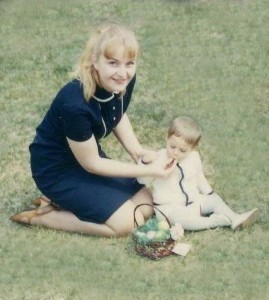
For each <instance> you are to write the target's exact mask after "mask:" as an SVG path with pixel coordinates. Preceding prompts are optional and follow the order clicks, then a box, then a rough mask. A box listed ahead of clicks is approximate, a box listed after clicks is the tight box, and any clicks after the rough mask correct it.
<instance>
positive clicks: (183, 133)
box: [168, 116, 202, 147]
mask: <svg viewBox="0 0 269 300" xmlns="http://www.w3.org/2000/svg"><path fill="white" fill-rule="evenodd" d="M172 135H175V136H177V137H181V138H183V139H184V141H185V142H186V143H188V144H189V145H191V146H192V147H195V146H197V145H198V143H199V141H200V139H201V136H202V132H201V128H200V126H199V125H198V123H197V122H196V121H194V120H193V119H192V118H190V117H187V116H182V117H178V118H175V119H174V120H173V121H172V123H171V125H170V127H169V129H168V137H171V136H172Z"/></svg>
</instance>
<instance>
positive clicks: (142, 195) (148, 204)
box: [131, 188, 153, 219]
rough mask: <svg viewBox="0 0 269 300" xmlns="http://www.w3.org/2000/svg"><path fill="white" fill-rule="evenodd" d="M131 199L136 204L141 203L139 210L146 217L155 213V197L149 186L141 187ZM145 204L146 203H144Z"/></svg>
mask: <svg viewBox="0 0 269 300" xmlns="http://www.w3.org/2000/svg"><path fill="white" fill-rule="evenodd" d="M131 201H132V202H133V203H134V205H135V206H137V205H141V206H140V207H139V210H140V211H141V213H142V214H143V216H144V219H148V218H150V217H151V216H152V214H153V206H152V204H153V199H152V195H151V193H150V191H149V190H148V189H147V188H143V189H141V190H140V191H139V192H138V193H136V194H135V195H134V196H133V197H132V198H131ZM143 204H145V205H143Z"/></svg>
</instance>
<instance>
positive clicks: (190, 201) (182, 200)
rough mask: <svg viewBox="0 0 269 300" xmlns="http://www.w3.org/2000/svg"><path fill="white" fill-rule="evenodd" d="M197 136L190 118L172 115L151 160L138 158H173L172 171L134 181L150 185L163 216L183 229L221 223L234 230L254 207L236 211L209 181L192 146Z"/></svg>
mask: <svg viewBox="0 0 269 300" xmlns="http://www.w3.org/2000/svg"><path fill="white" fill-rule="evenodd" d="M200 138H201V130H200V128H199V126H198V124H197V123H196V122H195V121H194V120H193V119H191V118H189V117H185V116H183V117H179V118H176V119H175V120H174V121H173V122H172V124H171V126H170V128H169V130H168V138H167V146H166V149H162V150H160V151H158V152H157V157H156V159H154V160H153V161H151V160H150V159H149V158H147V157H146V156H144V157H143V158H142V159H141V160H140V163H144V164H147V163H152V164H158V165H163V166H165V164H166V163H167V159H169V158H170V159H173V160H177V168H176V169H175V171H174V173H173V174H171V175H170V176H169V177H166V178H150V177H141V178H138V181H139V182H140V183H143V184H145V185H146V186H148V187H149V188H150V189H151V191H152V195H153V201H154V203H153V204H154V206H157V207H158V209H159V210H161V211H162V212H163V213H164V214H165V215H166V216H167V218H168V219H169V221H170V223H171V225H174V224H175V223H180V224H181V225H182V227H183V228H184V229H186V230H203V229H210V228H216V227H222V226H230V227H231V228H232V229H233V230H237V229H242V228H244V227H246V226H248V225H250V224H252V222H253V221H254V218H255V217H256V214H257V211H258V209H257V208H255V209H252V210H251V211H249V212H246V213H243V214H237V213H235V212H234V211H233V210H231V209H230V208H229V207H228V206H227V204H226V203H225V202H224V201H223V200H222V198H221V197H220V196H219V195H218V194H217V193H215V192H214V191H213V189H212V188H211V186H210V185H209V183H208V181H207V179H206V177H205V175H204V173H203V169H202V162H201V159H200V155H199V153H198V151H197V149H196V148H197V146H198V143H199V141H200ZM155 213H156V216H157V218H159V219H162V218H163V216H162V215H161V214H160V213H159V212H158V211H157V210H155Z"/></svg>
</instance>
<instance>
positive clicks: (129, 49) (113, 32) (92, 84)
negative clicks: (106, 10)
mask: <svg viewBox="0 0 269 300" xmlns="http://www.w3.org/2000/svg"><path fill="white" fill-rule="evenodd" d="M119 47H124V56H125V57H126V58H128V59H135V58H136V57H137V56H138V50H139V46H138V42H137V39H136V37H135V35H134V33H133V32H132V31H131V30H129V29H127V28H125V27H123V26H120V25H116V24H111V25H106V26H103V27H101V28H99V29H98V30H96V31H95V32H94V33H93V34H92V35H91V37H90V39H89V40H88V42H87V44H86V48H85V50H84V51H83V52H82V54H81V56H80V58H79V61H78V64H77V66H76V68H75V70H74V71H73V72H72V73H71V74H70V75H71V78H75V79H78V80H80V81H81V82H82V84H83V94H84V97H85V99H86V100H89V99H90V98H91V96H93V95H94V93H95V90H96V85H99V86H101V84H100V80H99V77H98V72H97V71H96V69H95V68H94V65H93V57H94V58H95V59H98V58H99V57H100V55H104V56H105V57H106V58H108V59H109V58H113V56H114V55H115V53H116V52H117V50H118V48H119Z"/></svg>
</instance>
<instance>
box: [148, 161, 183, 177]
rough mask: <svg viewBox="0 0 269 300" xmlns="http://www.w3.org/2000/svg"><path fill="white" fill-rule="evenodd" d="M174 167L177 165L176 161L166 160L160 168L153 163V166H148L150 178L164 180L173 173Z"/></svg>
mask: <svg viewBox="0 0 269 300" xmlns="http://www.w3.org/2000/svg"><path fill="white" fill-rule="evenodd" d="M176 165H177V161H176V160H174V159H171V158H170V159H168V160H167V162H166V164H165V165H164V166H160V165H157V164H154V163H153V164H150V165H148V167H149V168H151V169H152V175H151V176H154V177H159V178H166V177H168V176H170V175H171V174H172V173H173V172H174V171H175V168H176Z"/></svg>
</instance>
